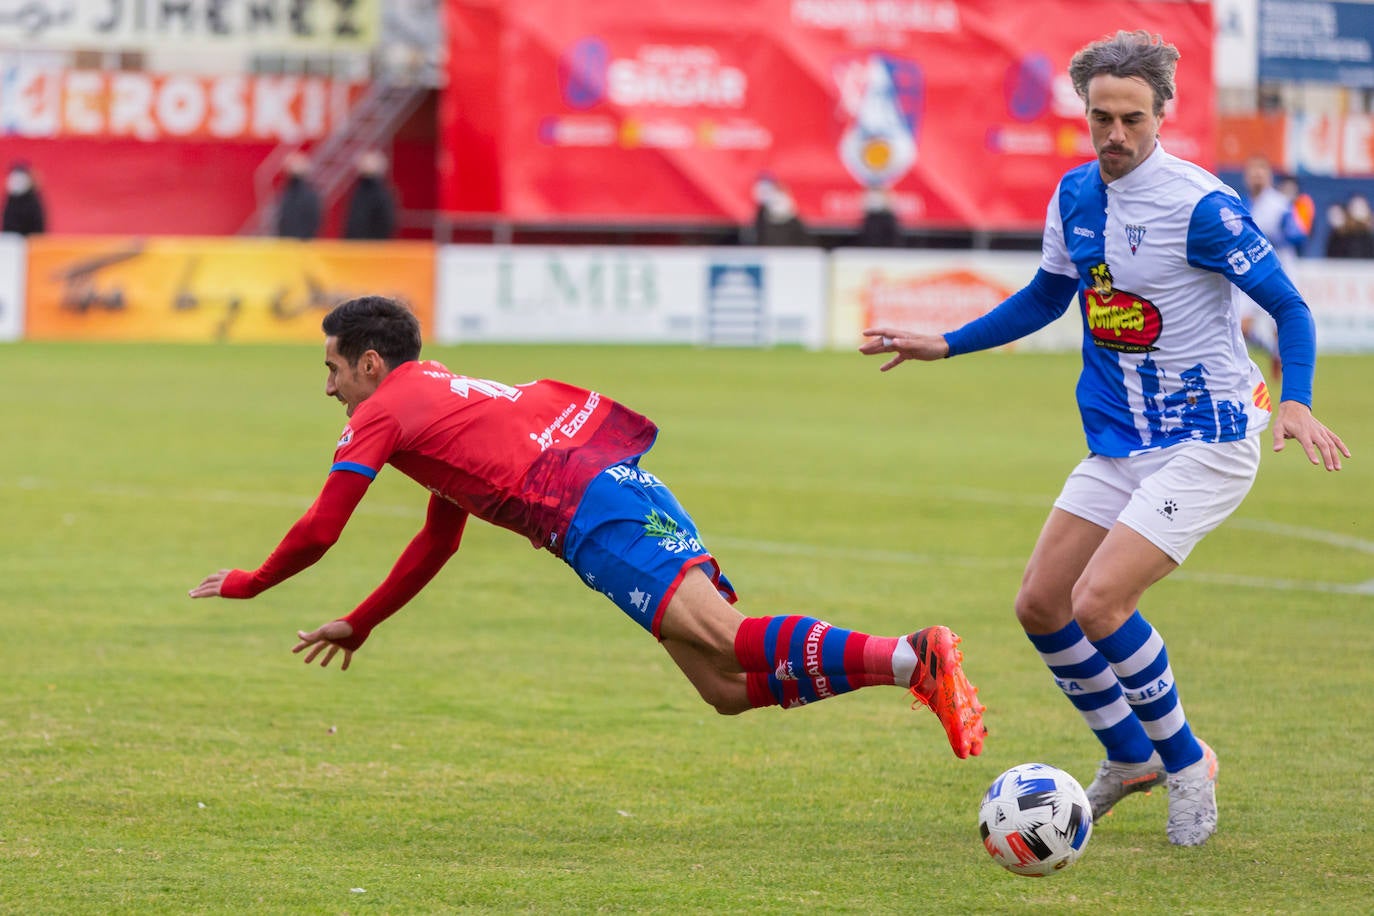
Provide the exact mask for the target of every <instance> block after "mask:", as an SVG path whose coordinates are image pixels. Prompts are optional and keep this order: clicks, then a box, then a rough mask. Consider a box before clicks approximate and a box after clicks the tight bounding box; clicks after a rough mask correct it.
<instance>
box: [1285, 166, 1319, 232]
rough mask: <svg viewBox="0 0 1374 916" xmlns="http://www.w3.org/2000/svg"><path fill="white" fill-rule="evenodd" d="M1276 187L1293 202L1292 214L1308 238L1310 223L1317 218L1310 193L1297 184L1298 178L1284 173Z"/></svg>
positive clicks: (1310, 229)
mask: <svg viewBox="0 0 1374 916" xmlns="http://www.w3.org/2000/svg"><path fill="white" fill-rule="evenodd" d="M1278 189H1279V191H1280V192H1281V193H1282V194H1283V196H1284V197H1287V198H1288V199H1289V200H1291V201H1292V202H1293V216H1295V217H1296V218H1297V220H1298V225H1299V226H1301V227H1302V231H1303V232H1305V233H1306V234H1307V236H1308V238H1311V237H1312V224H1313V223H1314V222H1315V221H1316V218H1317V204H1316V202H1315V201H1314V200H1312V195H1311V194H1308V193H1307V192H1305V191H1304V190H1303V189H1302V187H1301V186H1300V185H1299V184H1298V179H1296V178H1294V177H1293V176H1292V175H1285V176H1283V177H1282V178H1280V179H1279V181H1278Z"/></svg>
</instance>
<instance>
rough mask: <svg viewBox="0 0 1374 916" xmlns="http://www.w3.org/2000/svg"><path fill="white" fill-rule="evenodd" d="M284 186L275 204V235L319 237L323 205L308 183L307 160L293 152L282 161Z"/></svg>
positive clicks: (303, 237) (308, 164)
mask: <svg viewBox="0 0 1374 916" xmlns="http://www.w3.org/2000/svg"><path fill="white" fill-rule="evenodd" d="M284 171H285V172H286V183H285V184H284V185H283V186H282V191H281V199H280V200H279V201H278V202H277V235H278V236H279V237H281V238H284V239H301V240H302V241H304V240H307V239H313V238H314V237H315V236H317V235H319V233H320V220H321V217H322V216H323V209H324V208H323V205H322V204H321V201H320V192H319V191H317V190H315V186H314V185H313V184H311V183H310V157H308V156H307V155H306V154H305V153H301V152H296V153H292V154H291V155H290V156H288V157H286V163H285V166H284Z"/></svg>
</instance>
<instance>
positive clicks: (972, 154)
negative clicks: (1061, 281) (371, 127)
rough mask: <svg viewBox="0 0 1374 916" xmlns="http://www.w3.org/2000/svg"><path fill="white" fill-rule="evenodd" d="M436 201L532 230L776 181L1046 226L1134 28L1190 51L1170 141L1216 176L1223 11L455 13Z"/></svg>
mask: <svg viewBox="0 0 1374 916" xmlns="http://www.w3.org/2000/svg"><path fill="white" fill-rule="evenodd" d="M447 9H448V15H449V29H448V34H449V43H450V46H449V54H448V61H449V63H448V67H449V77H450V78H449V83H448V87H447V89H446V90H445V92H444V96H443V99H442V102H441V112H440V120H441V133H442V144H443V150H442V152H441V155H440V182H441V189H440V205H441V207H442V209H444V210H445V211H447V212H450V213H499V214H501V215H503V216H504V217H506V218H508V219H512V220H515V221H540V222H585V221H588V220H608V221H621V222H636V221H637V222H647V221H663V220H666V221H691V222H734V223H742V222H745V221H747V220H749V219H751V218H752V215H753V211H754V203H753V200H752V199H751V189H752V186H753V184H754V182H755V180H756V178H757V177H758V176H759V175H760V174H761V173H764V172H768V173H772V174H773V175H776V176H777V177H778V178H780V179H781V180H782V181H783V182H784V183H785V184H786V185H787V186H788V187H789V188H790V190H791V191H792V194H793V196H794V198H795V199H796V202H797V206H798V209H799V211H800V215H801V216H802V218H803V219H804V220H807V221H811V222H815V223H817V224H832V225H834V224H840V225H845V224H854V223H856V222H857V221H858V219H859V217H860V215H861V213H862V208H863V200H864V195H865V191H866V190H867V189H869V188H875V187H882V188H888V189H890V190H891V192H892V197H893V200H894V205H895V209H896V210H897V212H898V215H899V216H900V218H901V219H902V221H903V222H904V223H905V224H906V225H909V226H968V227H974V228H980V229H1002V230H1013V229H1034V228H1038V227H1039V226H1040V225H1041V223H1042V222H1043V219H1044V213H1045V205H1046V203H1047V201H1048V200H1049V195H1050V192H1051V191H1052V190H1053V187H1054V183H1055V181H1056V180H1057V179H1058V177H1059V175H1060V174H1061V173H1062V172H1063V171H1065V170H1066V169H1068V168H1070V167H1072V166H1074V165H1076V164H1078V163H1080V162H1083V161H1085V160H1086V159H1088V158H1091V156H1092V148H1091V144H1090V142H1089V139H1088V132H1087V125H1086V122H1085V120H1084V116H1083V104H1082V101H1081V100H1080V99H1079V98H1078V97H1077V95H1076V94H1075V93H1074V91H1073V87H1072V84H1071V83H1070V81H1069V78H1068V75H1067V68H1068V63H1069V60H1070V58H1071V57H1072V56H1073V53H1074V52H1075V51H1076V50H1077V49H1078V48H1080V47H1081V46H1082V45H1084V44H1086V43H1088V42H1090V41H1093V40H1095V39H1098V38H1100V37H1102V36H1104V35H1107V34H1110V33H1113V32H1115V31H1116V30H1117V29H1146V30H1149V31H1150V32H1152V33H1158V34H1161V35H1163V37H1164V38H1165V40H1167V41H1169V42H1171V43H1172V44H1174V45H1176V46H1177V47H1178V48H1179V50H1180V52H1181V53H1182V60H1181V62H1180V65H1179V74H1178V97H1177V99H1176V100H1175V102H1174V103H1171V104H1170V106H1169V108H1168V110H1167V111H1166V121H1165V126H1164V130H1163V134H1162V137H1163V140H1164V143H1165V145H1166V147H1167V148H1168V149H1169V150H1170V151H1171V152H1173V153H1175V154H1177V155H1180V156H1183V157H1185V158H1188V159H1192V160H1194V161H1196V162H1198V163H1199V164H1201V165H1203V166H1207V167H1210V166H1211V165H1212V163H1211V158H1212V150H1213V148H1214V142H1213V131H1214V127H1213V113H1214V106H1213V90H1212V37H1213V35H1212V12H1211V4H1210V3H1208V2H1189V0H1177V2H1149V0H1036V2H1033V3H1018V4H1011V3H1005V2H1000V0H960V2H954V0H755V2H752V3H743V4H742V3H739V2H737V0H695V2H692V3H682V2H667V0H598V2H597V3H595V4H590V3H587V4H583V3H579V4H569V3H566V2H563V0H521V2H519V3H515V2H510V0H457V2H452V3H449V4H447Z"/></svg>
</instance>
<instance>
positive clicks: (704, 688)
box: [696, 677, 750, 716]
mask: <svg viewBox="0 0 1374 916" xmlns="http://www.w3.org/2000/svg"><path fill="white" fill-rule="evenodd" d="M696 688H697V693H699V694H701V698H702V699H703V700H705V701H706V705H708V706H710V707H712V708H713V709H715V711H716V712H718V713H720V714H721V715H722V716H737V715H739V714H740V713H742V712H747V711H748V710H749V709H750V705H749V695H748V691H747V690H746V689H745V687H744V684H743V683H742V682H739V681H737V680H736V679H732V678H724V677H721V678H710V679H708V680H706V682H705V683H702V682H700V681H698V682H696Z"/></svg>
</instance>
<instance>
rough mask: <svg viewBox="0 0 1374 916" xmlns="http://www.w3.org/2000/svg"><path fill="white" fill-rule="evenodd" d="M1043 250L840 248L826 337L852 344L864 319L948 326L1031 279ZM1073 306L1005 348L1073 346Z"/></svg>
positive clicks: (918, 327)
mask: <svg viewBox="0 0 1374 916" xmlns="http://www.w3.org/2000/svg"><path fill="white" fill-rule="evenodd" d="M1039 266H1040V255H1039V254H1035V253H1026V252H973V251H909V250H901V251H877V250H866V249H853V250H849V251H845V250H843V249H842V250H839V251H836V252H834V253H833V254H832V255H831V262H830V302H831V311H830V338H829V339H830V344H831V346H834V347H839V348H845V349H847V348H850V347H857V346H858V345H859V344H860V343H861V342H862V337H861V336H860V333H859V332H860V331H862V330H863V329H864V328H866V327H877V326H886V327H898V328H903V329H906V330H911V331H921V332H925V333H929V334H941V333H944V332H945V331H952V330H954V329H955V328H957V327H959V326H960V325H963V324H965V323H967V322H969V321H972V320H973V319H974V318H977V317H978V316H979V315H982V314H984V313H986V312H988V311H990V310H991V309H993V308H994V307H995V306H996V305H997V304H998V303H999V302H1001V301H1002V300H1003V299H1005V298H1007V297H1008V296H1010V295H1011V294H1012V293H1014V292H1016V291H1017V290H1019V289H1020V288H1021V287H1023V286H1025V285H1026V284H1027V283H1029V282H1030V281H1031V278H1032V277H1034V276H1035V271H1036V269H1037V268H1038V267H1039ZM1082 339H1083V329H1082V322H1081V320H1080V318H1079V315H1078V311H1077V310H1076V309H1073V308H1070V309H1067V310H1065V313H1064V314H1063V315H1062V316H1060V317H1059V318H1058V319H1057V320H1055V321H1054V322H1052V323H1051V324H1050V325H1049V326H1047V327H1045V328H1042V329H1041V330H1039V331H1036V332H1035V333H1034V334H1032V335H1030V336H1029V337H1026V338H1023V339H1022V340H1018V341H1015V342H1014V343H1011V344H1008V345H1007V347H1006V348H1005V349H1018V350H1076V349H1078V347H1079V346H1080V344H1081V342H1082Z"/></svg>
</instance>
